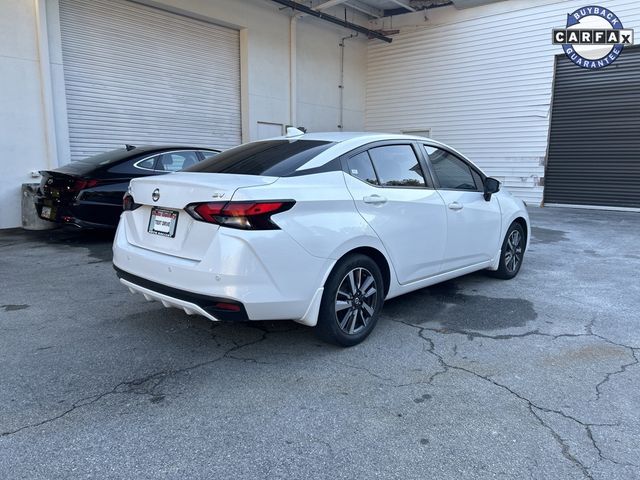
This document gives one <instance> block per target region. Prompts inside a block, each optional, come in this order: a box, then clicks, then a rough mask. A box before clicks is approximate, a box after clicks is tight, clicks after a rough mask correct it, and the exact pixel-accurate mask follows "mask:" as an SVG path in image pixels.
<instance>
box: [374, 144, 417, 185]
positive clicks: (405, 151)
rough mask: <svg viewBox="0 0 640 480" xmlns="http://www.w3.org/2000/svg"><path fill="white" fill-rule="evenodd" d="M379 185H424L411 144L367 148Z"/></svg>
mask: <svg viewBox="0 0 640 480" xmlns="http://www.w3.org/2000/svg"><path fill="white" fill-rule="evenodd" d="M369 155H370V156H371V161H372V162H373V166H374V167H375V169H376V173H377V174H378V179H379V181H380V185H383V186H385V187H424V186H425V181H424V176H423V174H422V168H420V164H419V163H418V159H417V157H416V154H415V153H414V152H413V148H411V145H389V146H385V147H376V148H372V149H371V150H369Z"/></svg>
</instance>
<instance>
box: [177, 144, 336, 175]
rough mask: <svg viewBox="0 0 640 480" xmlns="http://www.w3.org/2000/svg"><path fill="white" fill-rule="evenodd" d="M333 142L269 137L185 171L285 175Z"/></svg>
mask: <svg viewBox="0 0 640 480" xmlns="http://www.w3.org/2000/svg"><path fill="white" fill-rule="evenodd" d="M332 145H334V143H333V142H323V141H318V140H268V141H264V142H252V143H247V144H245V145H240V146H239V147H235V148H232V149H230V150H226V151H224V152H222V153H219V154H218V155H216V156H214V157H211V158H210V159H207V160H204V161H202V162H200V163H198V164H197V165H193V166H192V167H189V168H186V169H185V170H183V171H184V172H206V173H233V174H240V175H266V176H272V177H286V176H287V175H291V174H293V173H294V172H295V171H296V169H298V168H299V167H301V166H302V165H304V164H305V163H307V162H308V161H309V160H311V159H312V158H313V157H315V156H317V155H319V154H320V153H322V152H324V151H325V150H326V149H327V148H329V147H330V146H332Z"/></svg>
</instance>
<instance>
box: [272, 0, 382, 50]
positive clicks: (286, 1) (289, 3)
mask: <svg viewBox="0 0 640 480" xmlns="http://www.w3.org/2000/svg"><path fill="white" fill-rule="evenodd" d="M271 1H272V2H275V3H278V4H280V5H284V6H285V7H289V8H291V9H293V10H294V12H295V11H298V12H300V13H306V14H307V15H311V16H313V17H317V18H320V19H322V20H325V21H327V22H331V23H333V24H335V25H340V26H341V27H344V28H348V29H349V30H353V31H354V32H359V33H363V34H364V35H367V36H368V37H370V38H377V39H378V40H382V41H383V42H387V43H391V42H392V41H393V40H392V39H391V38H389V37H386V36H385V35H382V34H381V33H379V32H376V31H375V30H371V29H369V28H366V27H363V26H362V25H358V24H357V23H352V22H347V21H345V20H340V19H339V18H338V17H334V16H333V15H329V14H327V13H322V12H317V11H316V10H314V9H313V8H310V7H307V6H306V5H303V4H301V3H298V2H294V1H293V0H271Z"/></svg>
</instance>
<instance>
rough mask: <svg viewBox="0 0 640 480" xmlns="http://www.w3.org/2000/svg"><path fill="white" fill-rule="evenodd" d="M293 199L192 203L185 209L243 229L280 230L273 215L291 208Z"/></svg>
mask: <svg viewBox="0 0 640 480" xmlns="http://www.w3.org/2000/svg"><path fill="white" fill-rule="evenodd" d="M295 203H296V202H295V201H293V200H267V201H248V202H207V203H191V204H189V205H187V206H186V207H185V210H186V211H187V212H189V214H190V215H191V216H192V217H193V218H195V219H196V220H200V221H202V222H208V223H215V224H217V225H221V226H224V227H230V228H240V229H243V230H279V227H278V226H277V225H276V224H275V223H273V221H272V220H271V216H272V215H275V214H276V213H281V212H285V211H287V210H289V209H290V208H291V207H293V205H294V204H295Z"/></svg>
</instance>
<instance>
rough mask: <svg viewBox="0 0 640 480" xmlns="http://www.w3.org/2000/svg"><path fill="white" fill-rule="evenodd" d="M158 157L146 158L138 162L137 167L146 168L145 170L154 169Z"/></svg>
mask: <svg viewBox="0 0 640 480" xmlns="http://www.w3.org/2000/svg"><path fill="white" fill-rule="evenodd" d="M157 158H158V157H151V158H147V159H146V160H142V161H141V162H138V163H136V167H138V168H144V169H145V170H153V166H154V165H155V164H156V159H157Z"/></svg>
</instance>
